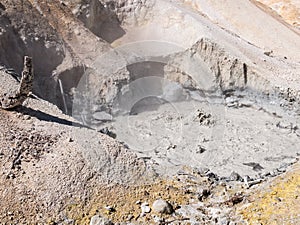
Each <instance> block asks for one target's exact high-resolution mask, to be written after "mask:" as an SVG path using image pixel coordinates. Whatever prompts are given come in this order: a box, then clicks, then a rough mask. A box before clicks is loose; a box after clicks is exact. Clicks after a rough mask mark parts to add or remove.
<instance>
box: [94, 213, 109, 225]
mask: <svg viewBox="0 0 300 225" xmlns="http://www.w3.org/2000/svg"><path fill="white" fill-rule="evenodd" d="M90 225H114V224H113V222H111V221H110V220H109V219H106V218H103V217H100V216H99V215H96V216H93V217H92V218H91V221H90Z"/></svg>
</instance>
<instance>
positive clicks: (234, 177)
mask: <svg viewBox="0 0 300 225" xmlns="http://www.w3.org/2000/svg"><path fill="white" fill-rule="evenodd" d="M229 180H230V181H241V182H243V178H242V177H241V176H240V175H239V174H238V173H236V172H232V173H231V174H230V176H229Z"/></svg>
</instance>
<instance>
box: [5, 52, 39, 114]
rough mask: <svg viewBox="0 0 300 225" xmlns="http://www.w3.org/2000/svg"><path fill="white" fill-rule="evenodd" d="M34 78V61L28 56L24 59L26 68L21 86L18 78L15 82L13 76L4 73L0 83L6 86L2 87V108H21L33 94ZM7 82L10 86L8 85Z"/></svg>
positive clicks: (21, 79)
mask: <svg viewBox="0 0 300 225" xmlns="http://www.w3.org/2000/svg"><path fill="white" fill-rule="evenodd" d="M3 70H4V68H3ZM33 77H34V75H33V67H32V59H31V58H29V57H28V56H25V58H24V68H23V71H22V76H21V78H20V84H18V82H17V79H18V77H15V80H13V79H14V78H13V77H12V75H11V74H8V73H5V72H2V73H1V80H0V83H1V84H2V85H3V84H5V85H3V86H2V87H1V93H0V108H2V109H12V108H15V107H16V106H21V105H22V104H23V102H24V101H25V100H26V98H27V97H28V96H29V94H30V93H31V92H32V86H33ZM7 81H8V82H9V85H7ZM8 88H9V89H8Z"/></svg>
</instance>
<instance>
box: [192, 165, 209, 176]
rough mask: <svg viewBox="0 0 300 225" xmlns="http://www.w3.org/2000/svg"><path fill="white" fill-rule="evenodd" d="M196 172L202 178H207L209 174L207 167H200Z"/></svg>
mask: <svg viewBox="0 0 300 225" xmlns="http://www.w3.org/2000/svg"><path fill="white" fill-rule="evenodd" d="M195 172H197V173H198V174H199V175H201V176H205V174H207V173H208V172H209V169H208V168H206V167H199V168H196V171H195Z"/></svg>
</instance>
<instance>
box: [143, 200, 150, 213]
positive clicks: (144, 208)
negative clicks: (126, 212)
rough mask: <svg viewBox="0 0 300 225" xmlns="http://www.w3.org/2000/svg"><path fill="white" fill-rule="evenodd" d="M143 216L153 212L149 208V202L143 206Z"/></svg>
mask: <svg viewBox="0 0 300 225" xmlns="http://www.w3.org/2000/svg"><path fill="white" fill-rule="evenodd" d="M141 209H142V214H145V213H149V212H151V208H150V207H149V203H148V202H144V203H142V204H141Z"/></svg>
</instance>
